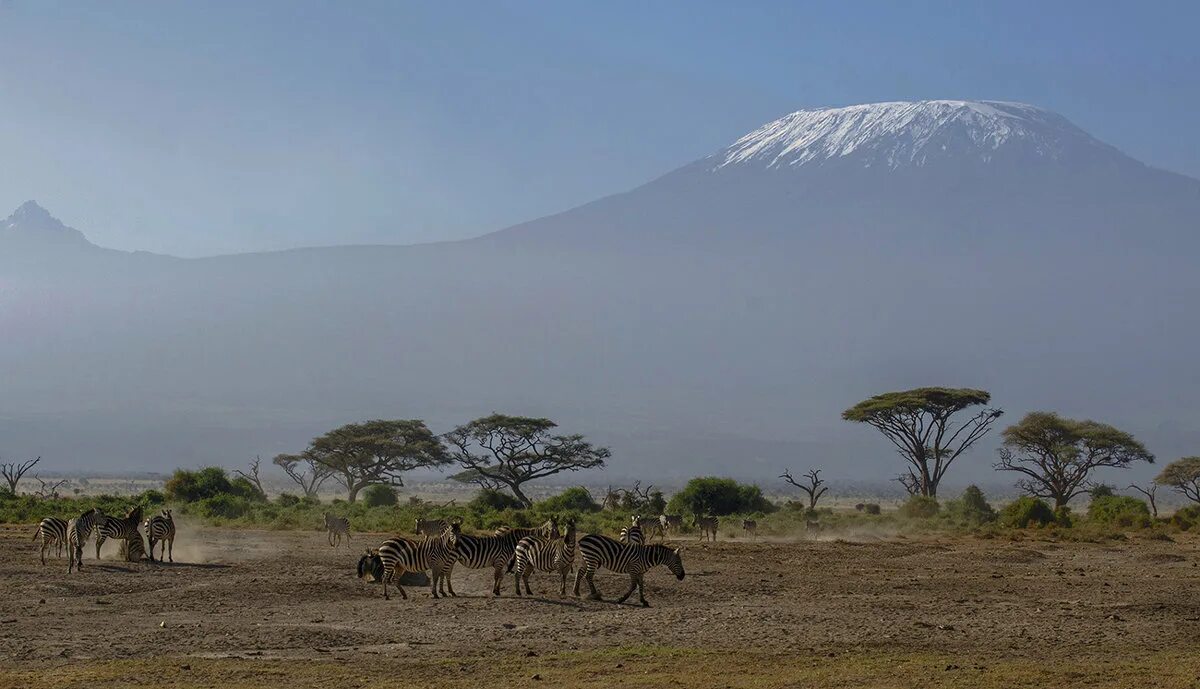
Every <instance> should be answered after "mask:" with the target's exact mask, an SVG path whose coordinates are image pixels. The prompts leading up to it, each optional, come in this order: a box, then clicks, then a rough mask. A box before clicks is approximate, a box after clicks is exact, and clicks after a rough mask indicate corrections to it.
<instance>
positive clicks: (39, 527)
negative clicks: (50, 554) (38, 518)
mask: <svg viewBox="0 0 1200 689" xmlns="http://www.w3.org/2000/svg"><path fill="white" fill-rule="evenodd" d="M41 535H42V525H41V524H38V525H37V527H35V528H34V530H33V538H31V539H29V540H31V541H36V540H37V539H38V536H41Z"/></svg>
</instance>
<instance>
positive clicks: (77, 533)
mask: <svg viewBox="0 0 1200 689" xmlns="http://www.w3.org/2000/svg"><path fill="white" fill-rule="evenodd" d="M103 520H104V512H101V511H100V508H99V507H93V508H92V509H90V510H88V511H87V512H84V513H83V514H81V515H79V516H78V517H75V518H74V519H72V520H70V521H69V522H67V557H68V558H69V559H68V561H67V573H68V574H70V573H71V572H72V571H73V570H75V569H76V568H78V569H80V570H82V569H83V545H84V543H87V539H89V538H91V536H92V532H93V531H96V530H97V529H99V527H100V522H101V521H103Z"/></svg>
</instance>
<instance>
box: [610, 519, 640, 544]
mask: <svg viewBox="0 0 1200 689" xmlns="http://www.w3.org/2000/svg"><path fill="white" fill-rule="evenodd" d="M639 519H641V517H638V516H637V515H634V516H633V517H630V519H629V526H622V527H621V533H620V534H618V535H617V540H618V541H620V542H622V543H627V544H629V545H642V544H643V543H645V542H646V537H645V534H644V533H643V532H642V527H641V526H640V525H639V524H638V520H639Z"/></svg>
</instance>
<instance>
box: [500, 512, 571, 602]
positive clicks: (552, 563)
mask: <svg viewBox="0 0 1200 689" xmlns="http://www.w3.org/2000/svg"><path fill="white" fill-rule="evenodd" d="M516 559H517V564H516V569H515V570H514V571H513V580H514V583H515V584H516V586H517V595H518V596H519V595H521V580H522V579H524V580H525V594H526V595H530V596H532V595H533V591H530V590H529V576H530V575H531V574H533V573H534V572H535V571H536V572H558V574H559V577H560V578H561V582H562V586H561V587H560V590H559V595H562V596H565V595H567V573H568V572H570V571H571V568H572V567H573V566H574V565H575V520H574V519H568V520H567V530H566V532H565V533H564V534H563V537H562V538H547V537H543V536H526V537H525V538H522V539H521V540H520V542H518V543H517V555H516Z"/></svg>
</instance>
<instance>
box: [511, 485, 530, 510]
mask: <svg viewBox="0 0 1200 689" xmlns="http://www.w3.org/2000/svg"><path fill="white" fill-rule="evenodd" d="M508 487H509V488H511V489H512V492H513V495H515V496H517V499H518V500H520V501H521V502H522V503H523V504H524V505H525V506H526V507H533V501H532V500H530V499H529V497H528V496H526V495H525V494H524V493H522V492H521V484H519V483H510V484H509V486H508Z"/></svg>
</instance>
